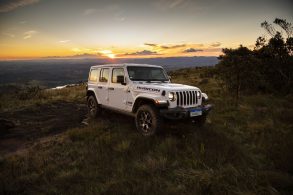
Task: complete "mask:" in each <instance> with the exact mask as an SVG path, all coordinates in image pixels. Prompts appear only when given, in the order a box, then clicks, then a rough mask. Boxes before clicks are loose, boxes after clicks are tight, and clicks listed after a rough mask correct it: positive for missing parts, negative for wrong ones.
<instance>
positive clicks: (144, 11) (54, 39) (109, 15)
mask: <svg viewBox="0 0 293 195" xmlns="http://www.w3.org/2000/svg"><path fill="white" fill-rule="evenodd" d="M292 10H293V1H291V0H0V51H1V52H0V59H23V58H44V57H51V58H52V57H72V56H73V57H76V56H81V57H83V56H88V57H108V58H141V57H169V56H218V55H220V54H221V50H222V48H227V47H228V48H235V47H237V46H239V45H240V44H242V45H244V46H247V47H251V48H252V47H253V45H254V44H255V41H256V39H257V37H259V36H261V35H263V34H265V32H264V30H263V29H262V28H261V27H260V23H261V22H263V21H268V22H273V20H274V19H275V18H276V17H278V18H283V19H286V20H287V21H289V22H291V23H292V22H293V11H292Z"/></svg>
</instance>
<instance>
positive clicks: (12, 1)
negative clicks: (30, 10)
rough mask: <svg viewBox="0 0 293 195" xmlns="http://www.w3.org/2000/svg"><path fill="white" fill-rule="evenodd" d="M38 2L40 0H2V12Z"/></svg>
mask: <svg viewBox="0 0 293 195" xmlns="http://www.w3.org/2000/svg"><path fill="white" fill-rule="evenodd" d="M38 2H39V0H2V1H1V2H0V13H1V12H9V11H12V10H15V9H17V8H19V7H24V6H27V5H30V4H34V3H38Z"/></svg>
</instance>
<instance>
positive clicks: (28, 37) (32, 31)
mask: <svg viewBox="0 0 293 195" xmlns="http://www.w3.org/2000/svg"><path fill="white" fill-rule="evenodd" d="M37 33H38V32H37V31H35V30H30V31H27V32H25V33H24V37H23V39H30V38H32V36H33V35H35V34H37Z"/></svg>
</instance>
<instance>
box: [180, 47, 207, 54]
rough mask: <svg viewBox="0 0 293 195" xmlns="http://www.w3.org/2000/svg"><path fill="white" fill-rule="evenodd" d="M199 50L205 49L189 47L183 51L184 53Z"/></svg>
mask: <svg viewBox="0 0 293 195" xmlns="http://www.w3.org/2000/svg"><path fill="white" fill-rule="evenodd" d="M199 51H203V50H202V49H194V48H188V49H185V50H184V51H183V53H192V52H199Z"/></svg>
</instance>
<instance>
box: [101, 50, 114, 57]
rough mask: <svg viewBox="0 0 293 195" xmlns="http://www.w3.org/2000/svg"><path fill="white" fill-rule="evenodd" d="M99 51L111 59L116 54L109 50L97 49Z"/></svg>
mask: <svg viewBox="0 0 293 195" xmlns="http://www.w3.org/2000/svg"><path fill="white" fill-rule="evenodd" d="M99 53H100V54H102V55H103V56H106V57H108V58H111V59H113V58H115V57H116V55H115V54H114V53H113V52H112V51H111V50H102V51H99Z"/></svg>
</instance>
